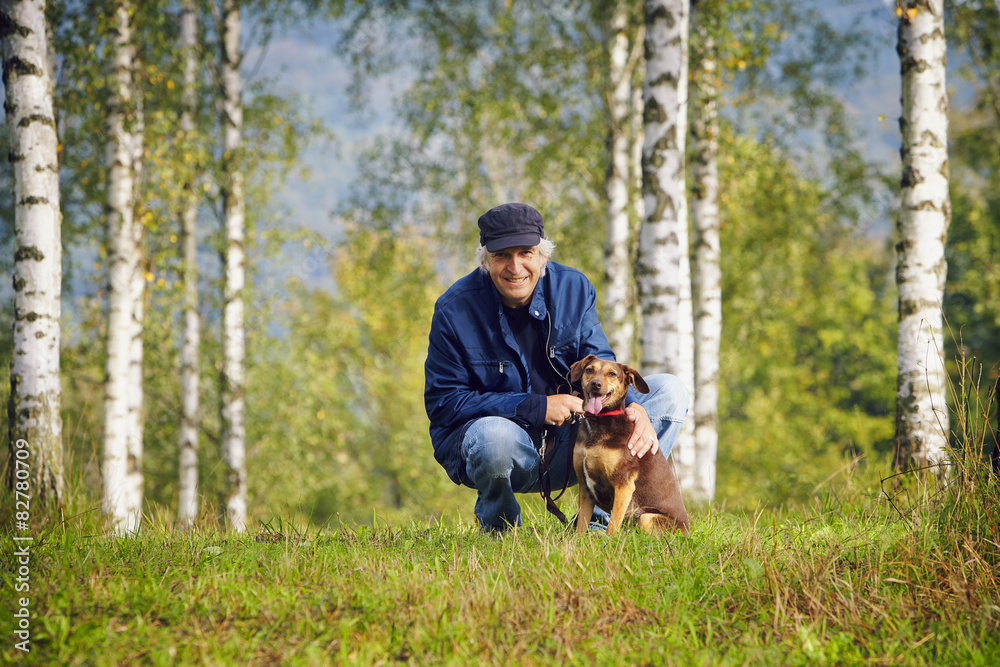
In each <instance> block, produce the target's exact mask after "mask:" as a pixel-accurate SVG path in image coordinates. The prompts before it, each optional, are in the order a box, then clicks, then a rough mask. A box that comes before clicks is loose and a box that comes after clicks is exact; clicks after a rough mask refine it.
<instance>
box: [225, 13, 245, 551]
mask: <svg viewBox="0 0 1000 667" xmlns="http://www.w3.org/2000/svg"><path fill="white" fill-rule="evenodd" d="M241 60H242V53H241V51H240V3H239V2H238V0H225V2H224V3H223V16H222V68H221V70H222V71H221V75H222V127H223V167H222V168H223V192H222V196H223V217H224V221H225V229H226V234H225V237H226V246H225V248H224V250H223V264H224V272H225V276H224V278H225V286H224V287H223V304H222V354H223V368H222V410H221V411H222V452H223V463H224V464H225V466H226V473H227V480H228V490H227V497H226V515H227V518H228V521H229V527H230V528H231V529H232V530H235V531H237V532H242V531H244V530H246V522H247V473H246V427H245V423H244V419H245V413H246V407H245V404H244V373H243V364H244V357H245V338H244V328H243V326H244V325H243V286H244V281H245V277H244V271H245V263H246V255H245V251H244V238H243V237H244V217H245V208H246V202H245V197H244V192H243V172H242V168H243V167H242V160H241V156H242V130H243V103H242V98H241V86H242V84H241V81H240V62H241Z"/></svg>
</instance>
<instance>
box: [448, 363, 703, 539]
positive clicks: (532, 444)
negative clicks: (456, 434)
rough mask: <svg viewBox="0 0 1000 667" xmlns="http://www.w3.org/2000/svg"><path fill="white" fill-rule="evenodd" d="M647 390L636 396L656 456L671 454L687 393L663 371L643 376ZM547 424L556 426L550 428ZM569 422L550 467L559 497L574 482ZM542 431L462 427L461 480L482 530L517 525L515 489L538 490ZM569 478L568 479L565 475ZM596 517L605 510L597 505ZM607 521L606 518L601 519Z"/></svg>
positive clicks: (559, 432) (499, 424)
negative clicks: (656, 444) (654, 437)
mask: <svg viewBox="0 0 1000 667" xmlns="http://www.w3.org/2000/svg"><path fill="white" fill-rule="evenodd" d="M645 380H646V384H648V385H649V393H648V394H639V395H638V396H639V400H638V403H639V404H640V405H641V406H642V407H643V408H644V409H645V410H646V413H647V414H648V415H649V421H650V422H652V424H653V429H654V430H655V431H656V435H657V438H658V440H659V443H660V453H659V454H658V456H669V455H670V450H671V448H673V446H674V440H676V439H677V434H678V433H679V432H680V430H681V424H683V423H684V418H685V416H687V411H688V392H687V389H685V387H684V383H682V382H681V381H680V379H678V378H677V377H675V376H673V375H667V374H659V375H651V376H649V377H647V378H645ZM549 428H556V427H552V426H550V427H549ZM569 430H570V429H569V426H568V425H567V426H561V427H558V428H556V439H555V445H554V447H555V450H554V453H553V456H552V463H551V464H550V466H549V474H550V478H551V482H552V483H551V489H552V493H553V495H558V494H559V490H560V489H562V488H563V486H564V485H565V486H575V485H576V473H575V472H574V470H573V465H572V460H570V461H569V462H568V463H569V465H567V457H570V459H571V457H572V452H571V451H570V449H569V447H568V442H569ZM540 448H541V432H540V431H539V430H538V429H532V430H529V431H525V430H524V429H522V428H521V427H520V426H518V425H517V424H515V423H514V422H513V421H511V420H509V419H506V418H504V417H481V418H479V419H473V420H472V421H470V422H469V423H468V424H466V426H465V430H464V433H463V436H462V449H461V452H462V458H463V459H464V460H465V483H466V485H467V486H470V487H472V488H474V489H476V490H477V491H478V492H479V494H478V497H477V499H476V510H475V511H476V518H478V519H479V525H480V526H481V527H482V528H483V529H484V530H503V529H505V528H508V527H510V526H520V525H521V506H520V505H518V503H517V499H516V498H515V497H514V494H515V493H539V492H540V491H541V485H540V482H539V478H538V472H539V471H538V468H539V464H540V463H541V458H540V457H539V453H538V452H539V449H540ZM567 477H568V479H567ZM594 511H595V516H594V518H595V519H598V518H599V517H598V514H604V512H603V511H602V510H601V509H600V508H595V510H594ZM604 518H605V520H606V517H604Z"/></svg>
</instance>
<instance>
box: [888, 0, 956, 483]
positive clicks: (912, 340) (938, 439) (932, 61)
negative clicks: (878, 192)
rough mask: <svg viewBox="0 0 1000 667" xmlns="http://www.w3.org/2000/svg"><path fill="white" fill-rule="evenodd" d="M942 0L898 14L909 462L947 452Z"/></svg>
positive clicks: (899, 414) (900, 422)
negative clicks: (944, 356)
mask: <svg viewBox="0 0 1000 667" xmlns="http://www.w3.org/2000/svg"><path fill="white" fill-rule="evenodd" d="M943 9H944V8H943V2H942V1H941V0H930V1H926V0H922V1H920V2H915V1H913V0H908V1H907V2H904V3H903V7H902V10H903V11H902V14H901V16H900V19H899V31H898V36H899V44H898V46H897V52H898V54H899V61H900V73H901V77H902V108H903V113H902V117H901V118H900V120H899V125H900V129H901V131H902V135H903V145H902V150H901V151H900V154H901V157H902V162H903V165H902V166H903V176H902V192H901V196H902V201H901V206H900V212H899V220H898V223H897V229H898V234H899V240H898V244H897V246H896V251H897V258H898V264H897V269H896V284H897V285H898V287H899V340H898V380H897V385H896V428H897V441H898V442H899V447H900V448H901V452H900V453H901V455H902V456H905V457H907V460H906V461H897V463H898V464H900V465H903V466H907V465H912V466H924V465H933V464H937V463H942V462H943V461H944V460H945V459H946V458H947V457H948V450H947V448H948V432H949V420H948V406H947V404H946V374H945V369H944V358H943V354H942V351H943V348H944V340H943V338H942V312H941V301H942V297H943V295H944V283H945V277H946V274H947V264H946V261H945V255H944V248H945V240H946V238H947V233H948V224H949V222H950V221H951V202H950V199H949V197H948V93H947V89H946V88H945V63H946V44H945V36H944V17H943Z"/></svg>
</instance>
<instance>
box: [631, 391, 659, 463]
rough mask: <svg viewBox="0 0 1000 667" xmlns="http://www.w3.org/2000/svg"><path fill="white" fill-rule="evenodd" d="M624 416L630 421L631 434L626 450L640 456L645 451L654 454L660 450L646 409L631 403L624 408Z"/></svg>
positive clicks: (644, 453)
mask: <svg viewBox="0 0 1000 667" xmlns="http://www.w3.org/2000/svg"><path fill="white" fill-rule="evenodd" d="M625 416H626V417H628V418H629V421H631V422H632V424H633V427H632V435H631V436H630V437H629V439H628V451H629V452H630V453H631V454H632V456H635V457H638V458H640V459H641V458H642V457H643V456H645V455H646V452H652V453H653V454H656V453H657V452H658V451H660V443H659V441H658V439H657V437H656V431H654V430H653V425H652V424H651V423H650V422H649V415H648V414H646V409H645V408H644V407H642V406H641V405H639V404H638V403H632V404H631V405H629V406H628V407H626V408H625Z"/></svg>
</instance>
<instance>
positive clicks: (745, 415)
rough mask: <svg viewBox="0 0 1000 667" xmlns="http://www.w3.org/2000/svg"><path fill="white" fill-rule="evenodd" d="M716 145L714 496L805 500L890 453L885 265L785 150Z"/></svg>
mask: <svg viewBox="0 0 1000 667" xmlns="http://www.w3.org/2000/svg"><path fill="white" fill-rule="evenodd" d="M725 144H726V145H725V149H724V154H725V155H726V158H725V159H724V160H722V164H721V165H720V166H721V169H720V191H721V192H722V195H721V204H722V219H723V220H724V221H725V222H724V224H723V229H722V264H723V266H722V272H723V316H722V320H723V341H722V356H721V360H720V363H721V369H720V393H721V399H720V425H719V431H720V450H719V492H720V496H721V498H724V499H726V500H727V501H728V502H736V503H739V504H742V506H744V507H746V506H748V505H749V506H751V507H752V506H753V505H754V504H755V503H756V502H757V500H758V499H761V500H766V501H768V502H778V503H782V502H785V501H787V500H790V499H799V500H803V499H805V498H806V497H808V494H809V493H810V492H811V491H812V490H813V487H814V486H815V485H816V484H817V483H819V482H820V481H821V480H822V479H823V478H824V477H826V476H827V475H828V474H830V473H831V472H832V471H834V470H836V469H838V468H839V467H840V466H841V465H842V464H843V459H842V457H843V456H845V455H848V456H857V455H866V456H869V457H872V458H875V457H877V455H879V454H884V453H886V452H888V451H889V450H890V447H891V437H892V434H893V420H892V415H893V406H894V400H895V394H894V391H893V385H892V378H893V377H894V374H895V334H894V324H895V320H896V315H895V302H894V290H893V287H892V276H891V272H890V266H891V264H890V262H891V255H890V252H889V249H888V248H886V247H884V246H883V244H881V243H879V242H878V241H874V242H873V239H867V238H864V237H863V236H859V235H858V233H857V232H856V230H855V229H854V228H853V226H851V225H847V224H845V223H844V222H843V221H842V220H841V219H840V218H839V217H838V216H836V215H835V214H834V211H832V210H831V209H832V208H833V206H832V204H831V201H830V199H831V197H832V196H833V195H831V194H830V193H829V192H827V191H826V190H825V189H824V188H823V187H822V186H821V185H819V184H818V183H816V182H814V181H811V180H807V179H804V178H802V177H801V176H800V175H799V172H798V169H797V167H796V165H795V163H793V162H792V161H790V160H789V159H788V158H787V157H785V156H783V155H782V154H781V153H780V152H778V151H776V150H774V149H769V148H767V147H765V146H762V145H761V144H758V143H756V142H754V141H752V140H749V139H745V138H736V139H735V140H730V141H727V142H725Z"/></svg>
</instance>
